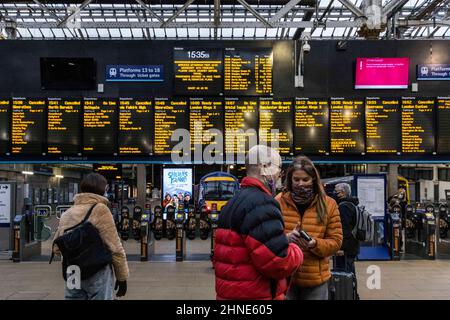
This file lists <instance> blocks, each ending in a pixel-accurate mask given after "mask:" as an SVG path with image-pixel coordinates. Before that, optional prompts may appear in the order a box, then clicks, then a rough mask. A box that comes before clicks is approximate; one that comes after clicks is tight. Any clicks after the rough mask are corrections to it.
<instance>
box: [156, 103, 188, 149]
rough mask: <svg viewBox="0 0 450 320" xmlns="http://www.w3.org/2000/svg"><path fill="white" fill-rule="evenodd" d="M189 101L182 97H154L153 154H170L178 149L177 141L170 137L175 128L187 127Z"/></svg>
mask: <svg viewBox="0 0 450 320" xmlns="http://www.w3.org/2000/svg"><path fill="white" fill-rule="evenodd" d="M188 103H189V101H188V100H187V99H183V98H172V99H169V98H155V112H154V126H155V128H154V144H153V145H154V154H156V155H171V154H172V153H177V152H179V151H177V150H174V147H175V146H176V145H177V144H178V143H179V142H178V141H172V140H171V137H172V134H173V133H174V131H175V130H177V129H185V130H188V129H189V106H188Z"/></svg>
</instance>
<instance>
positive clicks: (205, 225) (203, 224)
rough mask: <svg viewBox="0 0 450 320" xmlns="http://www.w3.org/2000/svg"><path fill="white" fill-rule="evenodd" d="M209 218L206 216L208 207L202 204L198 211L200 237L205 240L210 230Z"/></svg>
mask: <svg viewBox="0 0 450 320" xmlns="http://www.w3.org/2000/svg"><path fill="white" fill-rule="evenodd" d="M209 221H210V219H209V218H208V208H207V207H206V206H203V207H202V208H201V211H200V226H199V228H200V239H202V240H206V239H208V237H209V231H210V230H211V224H210V222H209Z"/></svg>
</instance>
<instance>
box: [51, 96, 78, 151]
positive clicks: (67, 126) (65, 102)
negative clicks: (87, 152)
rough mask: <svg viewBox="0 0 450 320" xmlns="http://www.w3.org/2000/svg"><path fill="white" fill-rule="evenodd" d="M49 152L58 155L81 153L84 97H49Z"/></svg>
mask: <svg viewBox="0 0 450 320" xmlns="http://www.w3.org/2000/svg"><path fill="white" fill-rule="evenodd" d="M47 104H48V128H47V152H48V154H56V155H61V154H62V155H80V152H81V148H80V146H81V126H82V116H83V107H82V104H83V100H82V99H61V98H49V99H47Z"/></svg>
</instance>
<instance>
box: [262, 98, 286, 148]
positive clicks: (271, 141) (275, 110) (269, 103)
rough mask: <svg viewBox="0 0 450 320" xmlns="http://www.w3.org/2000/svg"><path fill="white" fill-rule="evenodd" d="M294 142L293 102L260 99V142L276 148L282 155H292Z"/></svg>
mask: <svg viewBox="0 0 450 320" xmlns="http://www.w3.org/2000/svg"><path fill="white" fill-rule="evenodd" d="M292 141H293V130H292V100H291V99H274V98H260V100H259V142H260V143H261V144H264V145H267V146H273V147H275V148H276V149H277V150H278V152H279V153H280V155H292V154H293V152H292ZM277 145H278V146H277Z"/></svg>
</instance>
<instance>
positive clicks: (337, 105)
mask: <svg viewBox="0 0 450 320" xmlns="http://www.w3.org/2000/svg"><path fill="white" fill-rule="evenodd" d="M330 138H331V153H334V154H362V153H364V100H362V99H346V98H331V100H330Z"/></svg>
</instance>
